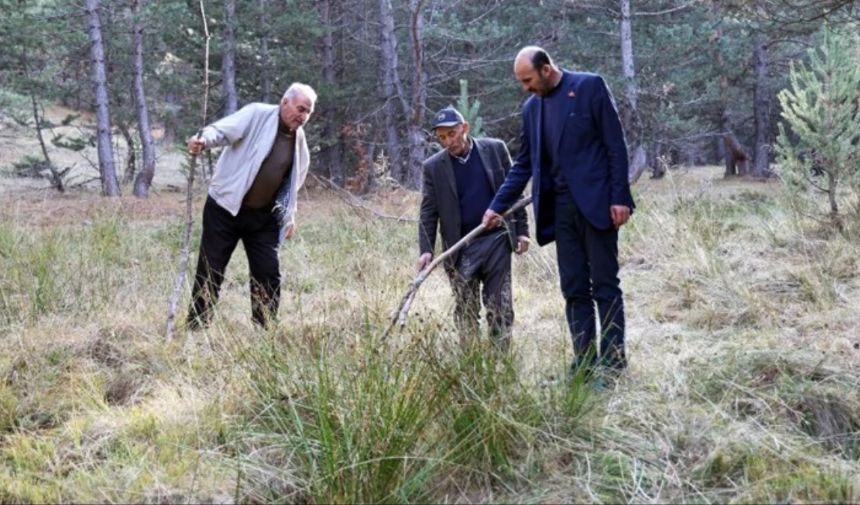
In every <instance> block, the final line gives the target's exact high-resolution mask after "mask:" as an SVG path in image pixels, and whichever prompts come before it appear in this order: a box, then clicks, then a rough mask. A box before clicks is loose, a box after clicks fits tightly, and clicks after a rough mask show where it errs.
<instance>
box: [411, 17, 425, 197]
mask: <svg viewBox="0 0 860 505" xmlns="http://www.w3.org/2000/svg"><path fill="white" fill-rule="evenodd" d="M423 8H424V0H410V2H409V14H410V16H409V17H410V23H409V28H410V29H409V39H410V41H411V43H412V62H413V71H412V103H411V107H410V108H411V111H410V112H411V114H410V115H409V116H408V117H409V126H408V132H409V166H408V173H407V174H406V186H407V187H409V188H412V189H416V188H420V187H421V181H422V179H423V176H422V172H421V166H422V164H423V162H424V158H425V155H426V151H425V150H424V148H425V146H426V144H427V143H426V142H425V139H424V133H423V126H424V111H425V110H426V108H427V73H426V72H425V70H424V45H423V41H422V29H423V27H424V18H423V15H422V12H421V11H422V9H423Z"/></svg>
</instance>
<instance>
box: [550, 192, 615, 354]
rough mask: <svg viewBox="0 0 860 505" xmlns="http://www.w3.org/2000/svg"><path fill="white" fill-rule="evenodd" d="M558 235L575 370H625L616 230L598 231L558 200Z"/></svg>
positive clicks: (563, 198) (564, 198) (568, 202)
mask: <svg viewBox="0 0 860 505" xmlns="http://www.w3.org/2000/svg"><path fill="white" fill-rule="evenodd" d="M606 211H607V212H609V209H606ZM555 235H556V251H557V254H558V272H559V277H560V280H561V291H562V294H563V295H564V299H565V315H566V317H567V324H568V327H569V329H570V334H571V338H572V339H573V350H574V355H575V357H574V362H573V366H574V367H578V366H580V365H584V366H591V365H594V364H601V365H605V366H609V367H613V368H624V367H626V366H627V359H626V357H625V352H624V302H623V300H622V293H621V286H620V281H619V279H618V231H617V230H616V229H614V228H610V229H608V230H600V229H597V228H595V227H594V226H593V225H592V224H591V223H589V222H588V220H587V219H586V218H585V216H583V215H582V212H581V211H580V210H579V208H578V207H577V205H576V203H574V202H573V200H572V199H571V197H569V196H567V195H563V196H562V195H557V196H556V202H555ZM595 305H596V307H597V314H598V316H599V317H600V325H599V327H598V325H597V324H596V321H595V314H594V309H595ZM598 330H599V331H600V334H599V335H598ZM598 341H599V346H598V345H597V343H598ZM598 348H599V351H598ZM598 360H599V361H598Z"/></svg>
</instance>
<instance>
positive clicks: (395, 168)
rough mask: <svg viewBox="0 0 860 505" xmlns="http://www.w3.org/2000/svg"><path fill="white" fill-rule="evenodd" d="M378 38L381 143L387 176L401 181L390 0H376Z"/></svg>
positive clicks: (399, 96)
mask: <svg viewBox="0 0 860 505" xmlns="http://www.w3.org/2000/svg"><path fill="white" fill-rule="evenodd" d="M379 40H380V57H381V64H382V97H381V98H382V100H383V103H384V105H383V109H382V111H383V114H384V115H385V145H386V148H387V150H388V153H387V154H388V164H389V168H390V172H391V176H392V177H393V178H394V179H395V180H396V181H398V182H400V183H403V182H404V179H405V177H404V170H403V161H402V158H401V153H400V149H401V147H400V136H399V134H398V131H397V129H398V124H397V109H396V107H395V106H396V104H395V101H397V100H400V99H402V93H400V89H399V88H400V77H399V75H398V74H397V39H396V38H395V34H394V11H393V9H392V7H391V0H379Z"/></svg>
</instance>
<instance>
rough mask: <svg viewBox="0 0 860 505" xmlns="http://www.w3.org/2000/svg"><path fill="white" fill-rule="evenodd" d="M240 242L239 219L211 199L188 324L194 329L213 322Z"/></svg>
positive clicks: (205, 209) (204, 217)
mask: <svg viewBox="0 0 860 505" xmlns="http://www.w3.org/2000/svg"><path fill="white" fill-rule="evenodd" d="M238 241H239V234H238V232H237V227H236V218H234V217H233V216H231V215H230V213H229V212H227V211H226V210H225V209H223V208H221V207H220V206H219V205H218V204H217V203H215V200H213V199H212V198H211V197H209V198H207V199H206V204H205V205H204V206H203V232H202V236H201V238H200V253H199V254H198V258H197V273H196V274H195V276H194V285H193V288H192V290H191V307H190V308H189V311H188V319H187V321H188V326H189V327H190V328H192V329H194V328H198V327H200V326H206V325H207V324H208V323H209V321H210V320H211V318H212V310H213V308H214V306H215V302H216V301H217V300H218V292H219V290H220V289H221V283H222V282H223V280H224V271H225V270H226V268H227V264H228V263H229V262H230V256H231V255H232V254H233V250H234V249H236V244H237V243H238Z"/></svg>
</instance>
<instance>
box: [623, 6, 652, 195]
mask: <svg viewBox="0 0 860 505" xmlns="http://www.w3.org/2000/svg"><path fill="white" fill-rule="evenodd" d="M620 7H621V21H620V30H619V31H620V33H621V69H622V72H623V74H624V98H625V102H626V106H625V107H624V108H623V109H622V120H623V121H624V125H625V126H626V127H627V140H628V142H629V143H630V146H631V149H630V155H631V157H630V164H629V168H628V176H627V178H628V180H629V182H630V183H635V182H636V181H637V180H639V177H640V176H641V175H642V172H643V171H644V170H645V168H646V167H647V166H648V164H647V159H648V157H647V153H646V152H645V146H644V144H643V142H642V131H641V128H640V119H639V109H638V100H639V89H638V87H637V86H636V66H635V64H634V59H633V26H632V22H631V18H630V0H620Z"/></svg>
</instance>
